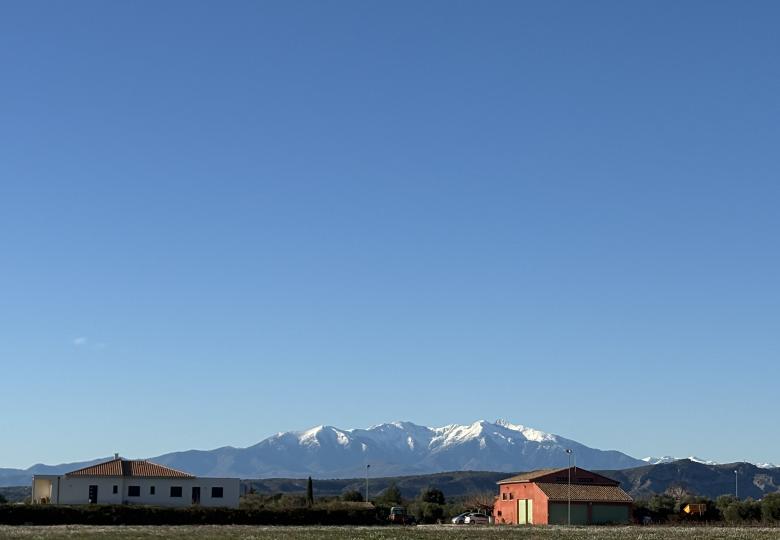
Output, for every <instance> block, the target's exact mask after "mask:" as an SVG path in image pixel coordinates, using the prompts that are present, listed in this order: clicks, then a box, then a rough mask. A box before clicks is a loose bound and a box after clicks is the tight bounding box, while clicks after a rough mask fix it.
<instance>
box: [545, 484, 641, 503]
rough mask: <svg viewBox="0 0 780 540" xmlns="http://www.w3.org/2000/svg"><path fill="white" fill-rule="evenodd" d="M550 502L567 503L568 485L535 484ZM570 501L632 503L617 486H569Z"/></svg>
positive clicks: (626, 494)
mask: <svg viewBox="0 0 780 540" xmlns="http://www.w3.org/2000/svg"><path fill="white" fill-rule="evenodd" d="M536 485H537V486H538V487H539V489H541V490H542V491H543V492H544V494H545V495H547V498H548V499H549V500H551V501H568V500H569V493H570V492H569V485H568V484H549V483H546V482H539V483H537V484H536ZM571 500H572V501H589V502H632V501H633V499H632V498H631V497H630V496H629V495H628V493H626V492H625V491H623V490H622V489H620V488H619V487H618V486H589V485H583V484H571Z"/></svg>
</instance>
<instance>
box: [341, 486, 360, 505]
mask: <svg viewBox="0 0 780 540" xmlns="http://www.w3.org/2000/svg"><path fill="white" fill-rule="evenodd" d="M341 500H342V501H346V502H363V494H362V493H360V492H359V491H356V490H354V489H353V490H350V491H345V492H344V493H342V494H341Z"/></svg>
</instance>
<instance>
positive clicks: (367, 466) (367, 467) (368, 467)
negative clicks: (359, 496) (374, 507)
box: [366, 464, 371, 502]
mask: <svg viewBox="0 0 780 540" xmlns="http://www.w3.org/2000/svg"><path fill="white" fill-rule="evenodd" d="M370 468H371V465H370V464H366V502H368V469H370Z"/></svg>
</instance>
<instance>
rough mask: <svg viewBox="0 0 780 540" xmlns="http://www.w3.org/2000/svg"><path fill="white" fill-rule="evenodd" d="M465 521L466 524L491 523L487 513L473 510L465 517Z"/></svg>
mask: <svg viewBox="0 0 780 540" xmlns="http://www.w3.org/2000/svg"><path fill="white" fill-rule="evenodd" d="M463 523H465V524H466V525H487V524H488V523H490V520H489V519H488V517H487V516H486V515H485V514H479V513H477V512H473V513H471V514H469V515H467V516H466V517H465V518H463Z"/></svg>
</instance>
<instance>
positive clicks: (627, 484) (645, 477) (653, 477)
mask: <svg viewBox="0 0 780 540" xmlns="http://www.w3.org/2000/svg"><path fill="white" fill-rule="evenodd" d="M735 470H737V471H739V495H740V497H743V498H744V497H752V498H753V499H760V498H762V497H763V496H764V495H766V494H768V493H774V492H777V491H780V468H773V469H767V468H761V467H758V466H756V465H752V464H750V463H732V464H727V465H707V464H704V463H697V462H694V461H691V460H688V459H683V460H679V461H675V462H672V463H661V464H658V465H645V466H642V467H636V468H633V469H624V470H602V471H598V472H600V473H601V474H604V475H605V476H608V477H610V478H613V479H615V480H617V481H619V482H620V483H621V487H622V488H623V489H625V490H626V491H627V492H628V493H629V494H630V495H631V496H632V497H634V498H637V499H641V498H649V497H651V496H652V495H654V494H660V493H664V492H671V493H690V494H692V495H704V496H707V497H710V498H712V499H714V498H716V497H718V496H719V495H724V494H733V493H734V471H735ZM516 472H519V471H513V472H495V471H455V472H442V473H434V474H420V475H407V476H382V477H374V476H372V477H370V478H369V493H370V494H371V496H376V495H377V494H378V493H381V492H382V491H383V490H385V489H386V488H387V487H388V486H389V485H390V484H391V483H394V484H395V485H396V486H398V488H399V489H400V490H401V493H402V494H403V496H404V497H409V498H411V497H415V496H417V495H418V494H419V493H420V491H421V490H422V489H424V488H427V487H434V488H437V489H440V490H442V492H444V494H445V496H447V497H450V498H452V497H464V496H468V495H473V494H475V493H486V492H487V493H492V492H495V491H496V482H498V481H499V480H501V479H502V478H507V477H509V476H512V475H513V474H514V473H516ZM242 484H243V486H244V488H245V489H247V490H248V489H249V488H252V489H254V490H255V491H256V492H257V493H260V494H267V495H270V494H276V493H290V494H301V495H302V494H304V493H305V492H306V478H264V479H254V480H243V481H242ZM365 489H366V480H365V477H362V478H361V477H357V478H346V479H319V480H315V481H314V490H315V494H316V495H317V496H320V497H322V496H338V495H341V494H342V493H344V492H345V491H352V490H355V491H359V492H360V493H364V492H365ZM29 491H30V488H29V485H23V486H21V487H16V488H11V487H6V488H0V493H2V494H4V495H5V496H6V497H7V498H8V499H9V500H11V501H16V500H22V499H23V498H24V497H26V496H29Z"/></svg>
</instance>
